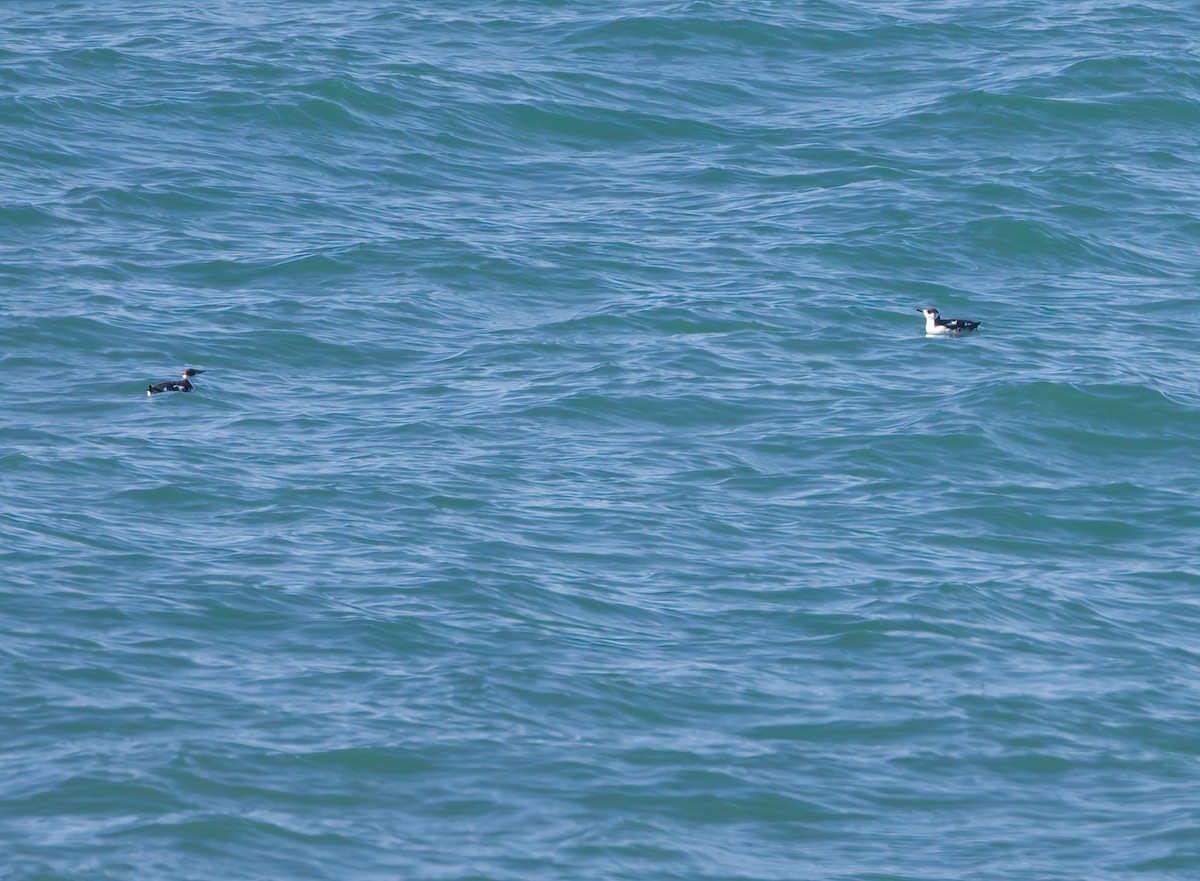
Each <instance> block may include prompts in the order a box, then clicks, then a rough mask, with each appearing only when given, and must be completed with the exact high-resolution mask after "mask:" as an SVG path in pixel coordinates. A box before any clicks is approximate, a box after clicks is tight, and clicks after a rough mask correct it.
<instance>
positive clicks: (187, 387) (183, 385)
mask: <svg viewBox="0 0 1200 881" xmlns="http://www.w3.org/2000/svg"><path fill="white" fill-rule="evenodd" d="M203 372H204V371H203V370H196V369H195V368H194V367H189V368H187V369H186V370H184V371H183V373H182V374H181V375H180V377H179V379H168V380H167V381H166V382H158V383H154V384H152V385H148V386H146V394H148V395H157V394H158V393H159V392H190V391H191V390H192V389H193V388H195V386H193V385H192V381H191V380H192V377H193V376H199V375H200V374H201V373H203Z"/></svg>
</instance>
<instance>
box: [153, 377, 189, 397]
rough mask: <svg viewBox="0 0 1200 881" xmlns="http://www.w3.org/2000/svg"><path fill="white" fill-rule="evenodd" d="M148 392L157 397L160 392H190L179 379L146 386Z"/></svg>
mask: <svg viewBox="0 0 1200 881" xmlns="http://www.w3.org/2000/svg"><path fill="white" fill-rule="evenodd" d="M146 391H148V392H149V393H150V394H152V395H156V394H158V393H159V392H186V391H188V387H187V386H185V385H184V384H183V383H182V382H180V381H179V380H178V379H168V380H167V381H166V382H159V383H155V384H154V385H149V386H146Z"/></svg>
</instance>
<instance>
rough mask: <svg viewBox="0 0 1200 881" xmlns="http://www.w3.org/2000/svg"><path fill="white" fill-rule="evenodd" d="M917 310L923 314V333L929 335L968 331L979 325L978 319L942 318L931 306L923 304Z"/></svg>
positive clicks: (954, 333)
mask: <svg viewBox="0 0 1200 881" xmlns="http://www.w3.org/2000/svg"><path fill="white" fill-rule="evenodd" d="M917 311H918V312H920V313H922V314H923V315H924V316H925V333H926V334H927V335H929V336H945V335H947V334H949V335H951V336H953V335H956V334H960V333H970V332H971V331H973V330H974V329H975V328H977V327H979V322H978V321H968V320H967V319H965V318H943V317H942V316H941V315H940V314H939V313H938V310H937V309H934V308H933V307H932V306H925V307H924V308H922V309H918V310H917Z"/></svg>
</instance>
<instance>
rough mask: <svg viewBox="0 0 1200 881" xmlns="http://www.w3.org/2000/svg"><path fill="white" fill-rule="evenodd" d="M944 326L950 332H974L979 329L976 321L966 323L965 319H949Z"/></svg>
mask: <svg viewBox="0 0 1200 881" xmlns="http://www.w3.org/2000/svg"><path fill="white" fill-rule="evenodd" d="M944 324H945V326H946V327H947V328H948V329H950V330H974V329H975V328H977V327H979V322H978V321H967V320H966V319H965V318H951V319H949V320H948V321H946V322H944Z"/></svg>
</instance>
